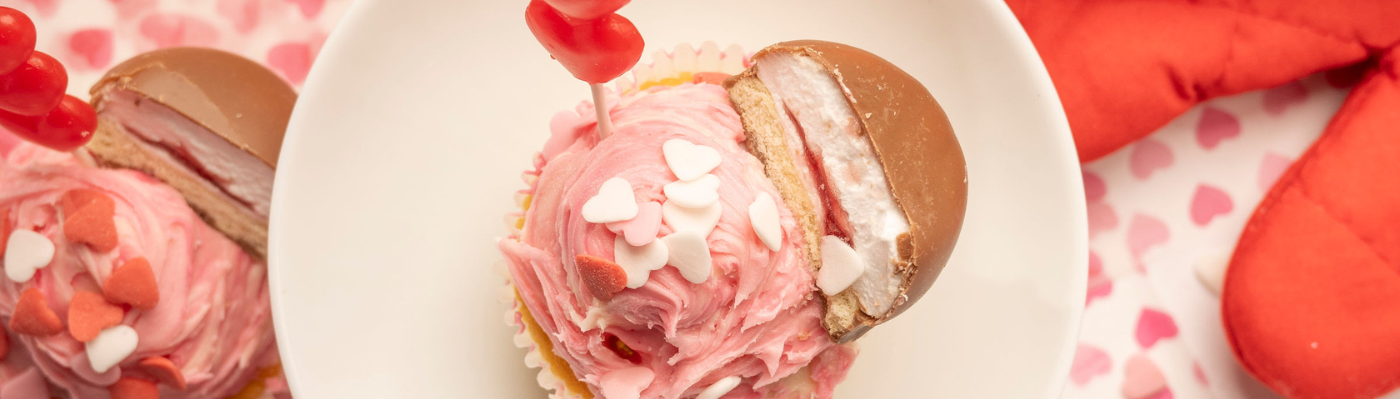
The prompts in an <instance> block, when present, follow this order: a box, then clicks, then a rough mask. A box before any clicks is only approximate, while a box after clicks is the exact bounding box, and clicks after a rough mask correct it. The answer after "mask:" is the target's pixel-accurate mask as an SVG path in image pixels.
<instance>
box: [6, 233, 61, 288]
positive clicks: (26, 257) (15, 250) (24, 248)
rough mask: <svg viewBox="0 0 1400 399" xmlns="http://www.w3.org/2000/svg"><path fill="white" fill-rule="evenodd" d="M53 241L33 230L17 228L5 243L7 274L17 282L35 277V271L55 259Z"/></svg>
mask: <svg viewBox="0 0 1400 399" xmlns="http://www.w3.org/2000/svg"><path fill="white" fill-rule="evenodd" d="M53 253H54V247H53V241H49V238H48V237H44V235H43V234H39V233H35V232H33V231H31V230H15V231H13V232H11V233H10V239H9V241H7V242H6V243H5V276H7V277H9V278H10V280H11V281H14V282H16V283H23V282H26V281H29V279H31V278H34V272H35V271H36V270H39V269H42V268H44V267H45V266H48V265H49V262H52V261H53Z"/></svg>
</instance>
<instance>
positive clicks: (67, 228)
mask: <svg viewBox="0 0 1400 399" xmlns="http://www.w3.org/2000/svg"><path fill="white" fill-rule="evenodd" d="M58 206H59V208H62V209H63V213H64V220H63V235H64V236H66V237H68V239H69V240H72V241H74V242H81V243H85V244H88V245H89V246H91V247H92V249H93V250H94V251H97V252H108V251H111V250H112V249H114V248H116V247H117V225H116V223H115V222H113V221H112V215H113V213H114V212H115V211H116V202H115V201H113V200H112V197H108V196H107V194H103V193H102V192H101V191H97V190H88V189H75V190H69V191H68V192H66V193H63V197H62V198H59V200H58Z"/></svg>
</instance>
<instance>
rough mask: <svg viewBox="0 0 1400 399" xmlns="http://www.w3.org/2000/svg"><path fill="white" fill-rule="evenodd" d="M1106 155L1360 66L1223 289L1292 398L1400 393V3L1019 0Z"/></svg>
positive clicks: (1273, 380) (1016, 4) (1264, 210)
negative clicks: (1222, 109) (1203, 114)
mask: <svg viewBox="0 0 1400 399" xmlns="http://www.w3.org/2000/svg"><path fill="white" fill-rule="evenodd" d="M1008 4H1009V5H1010V6H1011V8H1012V10H1013V11H1014V12H1015V13H1016V15H1017V17H1018V18H1020V19H1021V22H1022V24H1023V25H1024V27H1025V28H1026V31H1027V32H1028V33H1029V34H1030V36H1031V40H1032V41H1033V42H1034V43H1035V45H1036V48H1037V49H1038V50H1039V51H1040V53H1041V57H1042V58H1043V59H1044V61H1045V64H1046V68H1047V69H1048V70H1049V71H1050V75H1051V78H1052V79H1053V80H1054V82H1055V87H1056V89H1057V90H1058V91H1059V94H1060V99H1061V101H1062V102H1063V103H1064V107H1065V112H1066V114H1067V115H1068V116H1069V121H1070V126H1071V128H1072V129H1073V131H1074V135H1075V143H1076V144H1077V145H1078V146H1079V152H1080V159H1081V160H1084V161H1088V160H1093V159H1096V158H1098V157H1101V156H1103V155H1105V154H1108V153H1110V152H1112V151H1114V150H1116V149H1118V148H1120V147H1122V146H1123V145H1125V144H1128V143H1130V142H1132V141H1134V140H1137V139H1138V138H1141V137H1143V136H1145V135H1147V134H1149V133H1151V132H1152V131H1154V130H1156V129H1157V128H1159V127H1161V126H1162V125H1164V124H1166V123H1167V122H1168V121H1170V120H1171V119H1172V118H1174V117H1176V116H1177V115H1179V114H1181V113H1182V112H1184V111H1186V110H1187V109H1189V108H1190V107H1191V106H1193V105H1195V104H1196V103H1198V102H1200V101H1203V100H1206V99H1210V98H1213V97H1217V96H1223V95H1230V94H1236V93H1240V92H1244V91H1249V90H1256V89H1261V88H1267V87H1271V86H1275V85H1279V84H1282V83H1286V82H1289V81H1292V80H1296V79H1298V78H1300V77H1303V76H1306V75H1309V74H1312V73H1316V72H1320V71H1325V70H1330V69H1334V68H1339V67H1344V66H1349V65H1355V64H1358V63H1362V64H1361V65H1362V68H1366V70H1367V72H1366V75H1365V78H1364V79H1363V80H1362V81H1361V83H1360V84H1359V85H1358V86H1357V87H1356V88H1355V90H1354V91H1353V93H1352V94H1351V96H1350V97H1349V98H1348V100H1347V102H1346V104H1345V105H1343V107H1342V109H1341V110H1340V111H1339V112H1338V114H1337V115H1336V116H1335V117H1334V119H1333V121H1332V122H1331V124H1330V125H1329V126H1328V128H1327V130H1326V131H1325V132H1324V133H1323V136H1322V138H1320V139H1319V140H1318V141H1317V142H1316V143H1315V144H1314V145H1313V146H1312V147H1311V148H1310V149H1309V150H1308V152H1307V153H1306V154H1305V155H1304V156H1303V157H1301V158H1300V159H1299V160H1298V161H1297V162H1296V163H1295V164H1294V165H1293V166H1292V167H1291V169H1290V170H1289V171H1288V172H1286V173H1285V174H1284V176H1283V177H1282V178H1280V179H1279V180H1278V182H1277V183H1275V186H1274V187H1273V188H1272V189H1271V190H1270V192H1269V194H1268V195H1267V196H1266V198H1265V200H1264V201H1263V203H1262V204H1261V205H1260V206H1259V208H1258V209H1257V210H1256V211H1255V213H1254V215H1253V216H1252V218H1251V219H1250V222H1249V224H1248V225H1247V227H1246V229H1245V231H1244V233H1243V234H1242V235H1241V237H1240V241H1239V244H1238V246H1237V248H1236V251H1235V255H1234V258H1233V260H1232V261H1231V265H1230V269H1229V274H1228V275H1227V277H1226V283H1225V289H1224V293H1223V294H1222V303H1223V305H1222V306H1223V307H1222V310H1223V322H1224V324H1225V330H1226V332H1227V334H1228V335H1229V338H1230V341H1231V344H1232V346H1233V348H1234V350H1235V354H1236V357H1237V358H1238V359H1239V360H1240V363H1241V364H1242V365H1243V366H1244V368H1245V369H1246V370H1249V371H1250V372H1251V373H1252V374H1254V375H1255V376H1256V377H1258V378H1259V379H1260V380H1261V381H1263V382H1264V383H1265V384H1267V385H1268V386H1270V387H1271V388H1273V389H1274V390H1275V391H1276V392H1278V393H1280V394H1282V395H1284V396H1287V397H1290V398H1327V399H1331V398H1346V399H1351V398H1374V397H1376V396H1379V395H1381V394H1384V393H1386V392H1389V391H1393V390H1396V389H1400V1H1392V0H1253V1H1248V0H1239V1H1226V0H1214V1H1210V0H1206V1H1169V0H1008Z"/></svg>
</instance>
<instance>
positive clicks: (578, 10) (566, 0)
mask: <svg viewBox="0 0 1400 399" xmlns="http://www.w3.org/2000/svg"><path fill="white" fill-rule="evenodd" d="M630 1H631V0H544V2H545V3H549V5H550V6H551V7H554V9H556V10H559V13H560V14H564V15H567V16H570V17H573V18H577V19H580V20H584V21H587V20H590V19H598V18H599V17H602V16H606V15H608V14H612V13H613V12H615V11H617V9H619V8H622V6H625V5H627V3H628V2H630Z"/></svg>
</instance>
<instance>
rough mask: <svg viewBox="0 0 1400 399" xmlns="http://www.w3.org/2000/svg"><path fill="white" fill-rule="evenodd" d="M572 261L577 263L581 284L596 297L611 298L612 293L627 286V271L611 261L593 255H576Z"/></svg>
mask: <svg viewBox="0 0 1400 399" xmlns="http://www.w3.org/2000/svg"><path fill="white" fill-rule="evenodd" d="M574 263H575V264H578V273H579V275H580V276H581V277H583V285H585V286H587V287H588V292H590V293H592V294H593V296H594V297H596V298H598V299H602V300H604V301H606V300H609V299H612V297H613V294H616V293H617V292H618V291H622V289H623V288H625V287H626V286H627V271H625V270H622V266H620V265H618V264H617V263H613V261H610V260H607V259H603V258H599V257H597V256H593V255H578V256H575V257H574Z"/></svg>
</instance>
